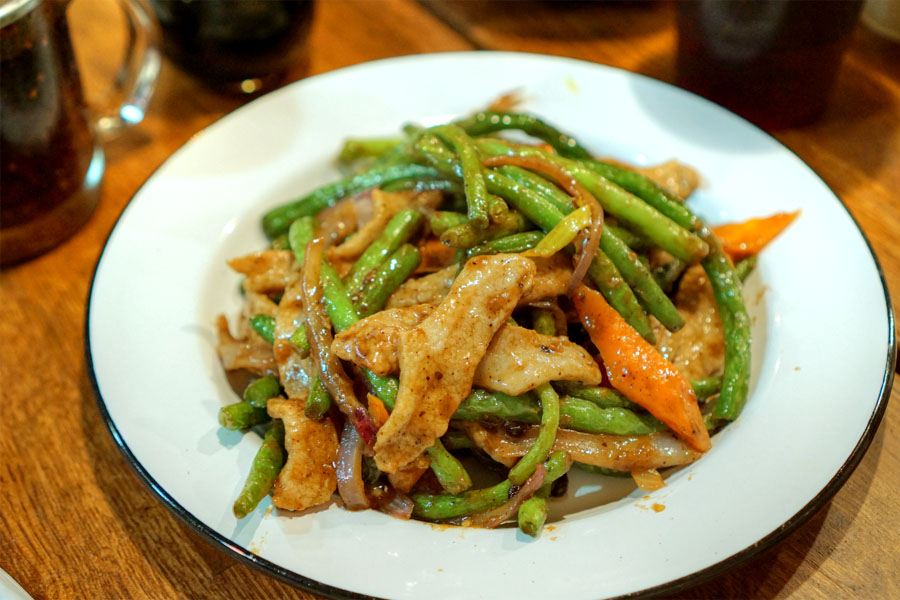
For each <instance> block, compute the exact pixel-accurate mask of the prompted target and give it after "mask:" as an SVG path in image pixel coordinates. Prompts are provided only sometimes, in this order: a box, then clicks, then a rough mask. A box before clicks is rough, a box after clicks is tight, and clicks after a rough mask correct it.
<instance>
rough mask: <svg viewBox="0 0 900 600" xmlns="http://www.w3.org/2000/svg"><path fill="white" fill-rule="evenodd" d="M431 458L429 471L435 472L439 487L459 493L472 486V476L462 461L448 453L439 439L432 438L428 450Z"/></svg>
mask: <svg viewBox="0 0 900 600" xmlns="http://www.w3.org/2000/svg"><path fill="white" fill-rule="evenodd" d="M425 452H427V453H428V458H430V459H431V465H430V466H431V471H432V472H433V473H434V474H435V476H436V477H437V479H438V481H439V482H440V484H441V487H442V488H444V489H445V490H447V492H448V493H450V494H459V493H461V492H464V491H466V490H467V489H469V488H470V487H472V478H471V477H469V473H468V472H466V469H465V467H463V466H462V463H461V462H459V460H457V459H456V457H455V456H453V455H452V454H450V452H448V451H447V449H446V448H444V445H443V444H442V443H441V440H439V439H437V440H434V444H432V445H431V446H430V447H429V448H428V450H426V451H425Z"/></svg>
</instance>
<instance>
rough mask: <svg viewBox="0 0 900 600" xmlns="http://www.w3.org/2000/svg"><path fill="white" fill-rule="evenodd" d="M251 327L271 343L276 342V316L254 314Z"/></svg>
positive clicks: (251, 318)
mask: <svg viewBox="0 0 900 600" xmlns="http://www.w3.org/2000/svg"><path fill="white" fill-rule="evenodd" d="M250 328H251V329H253V331H255V332H256V333H258V334H259V337H261V338H262V339H264V340H266V341H267V342H269V343H270V344H274V343H275V317H270V316H269V315H254V316H252V317H250Z"/></svg>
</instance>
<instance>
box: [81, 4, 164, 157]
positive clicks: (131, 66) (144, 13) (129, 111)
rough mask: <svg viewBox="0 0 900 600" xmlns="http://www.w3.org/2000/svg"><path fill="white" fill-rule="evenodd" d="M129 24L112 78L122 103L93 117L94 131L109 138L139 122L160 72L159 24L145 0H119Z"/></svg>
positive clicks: (117, 95) (104, 137)
mask: <svg viewBox="0 0 900 600" xmlns="http://www.w3.org/2000/svg"><path fill="white" fill-rule="evenodd" d="M119 4H120V6H121V7H122V11H123V12H124V13H125V18H126V22H127V26H128V31H127V37H126V46H125V53H124V58H123V61H122V65H121V66H120V67H119V70H118V72H117V73H116V77H115V82H114V86H115V91H116V97H117V98H123V100H122V101H121V103H119V104H116V105H115V106H113V107H111V108H107V109H105V110H103V114H101V115H99V116H98V117H97V119H96V127H97V131H98V133H99V134H100V136H101V137H102V138H103V139H110V138H112V137H114V136H115V135H116V134H118V133H119V132H121V131H122V130H123V129H126V128H128V127H131V126H132V125H136V124H138V123H140V122H141V121H142V120H143V118H144V113H145V112H146V110H147V104H149V102H150V97H151V96H152V95H153V89H154V87H155V86H156V78H157V76H158V75H159V67H160V61H161V57H160V52H159V39H160V34H159V24H158V23H157V22H156V17H155V16H154V13H153V11H152V9H151V8H150V6H149V4H148V3H147V0H119Z"/></svg>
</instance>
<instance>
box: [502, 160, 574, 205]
mask: <svg viewBox="0 0 900 600" xmlns="http://www.w3.org/2000/svg"><path fill="white" fill-rule="evenodd" d="M494 170H495V171H496V172H497V173H500V174H501V175H505V176H506V177H509V178H510V179H512V180H513V181H515V182H516V183H518V184H519V185H521V186H522V187H524V188H526V189H529V190H531V191H532V192H534V193H535V194H537V195H539V196H541V197H542V198H544V199H545V200H547V201H548V202H550V203H551V204H553V206H555V207H556V208H557V209H558V210H559V211H560V212H562V213H563V214H566V213H568V212H570V211H572V210H573V209H574V208H575V205H574V203H573V202H572V197H571V196H569V195H568V194H567V193H565V192H564V191H562V190H561V189H559V188H558V187H557V186H556V185H555V184H554V183H553V182H551V181H550V180H549V179H546V178H545V177H541V176H540V175H538V174H537V173H534V172H532V171H529V170H528V169H523V168H522V167H519V166H516V165H501V166H499V167H494Z"/></svg>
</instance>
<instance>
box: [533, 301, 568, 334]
mask: <svg viewBox="0 0 900 600" xmlns="http://www.w3.org/2000/svg"><path fill="white" fill-rule="evenodd" d="M531 322H532V328H533V329H534V330H535V331H537V332H538V333H540V334H541V335H565V332H564V331H557V330H556V317H554V316H553V313H552V312H550V311H549V310H544V309H540V308H539V309H536V310H534V311H533V312H532V314H531Z"/></svg>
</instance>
